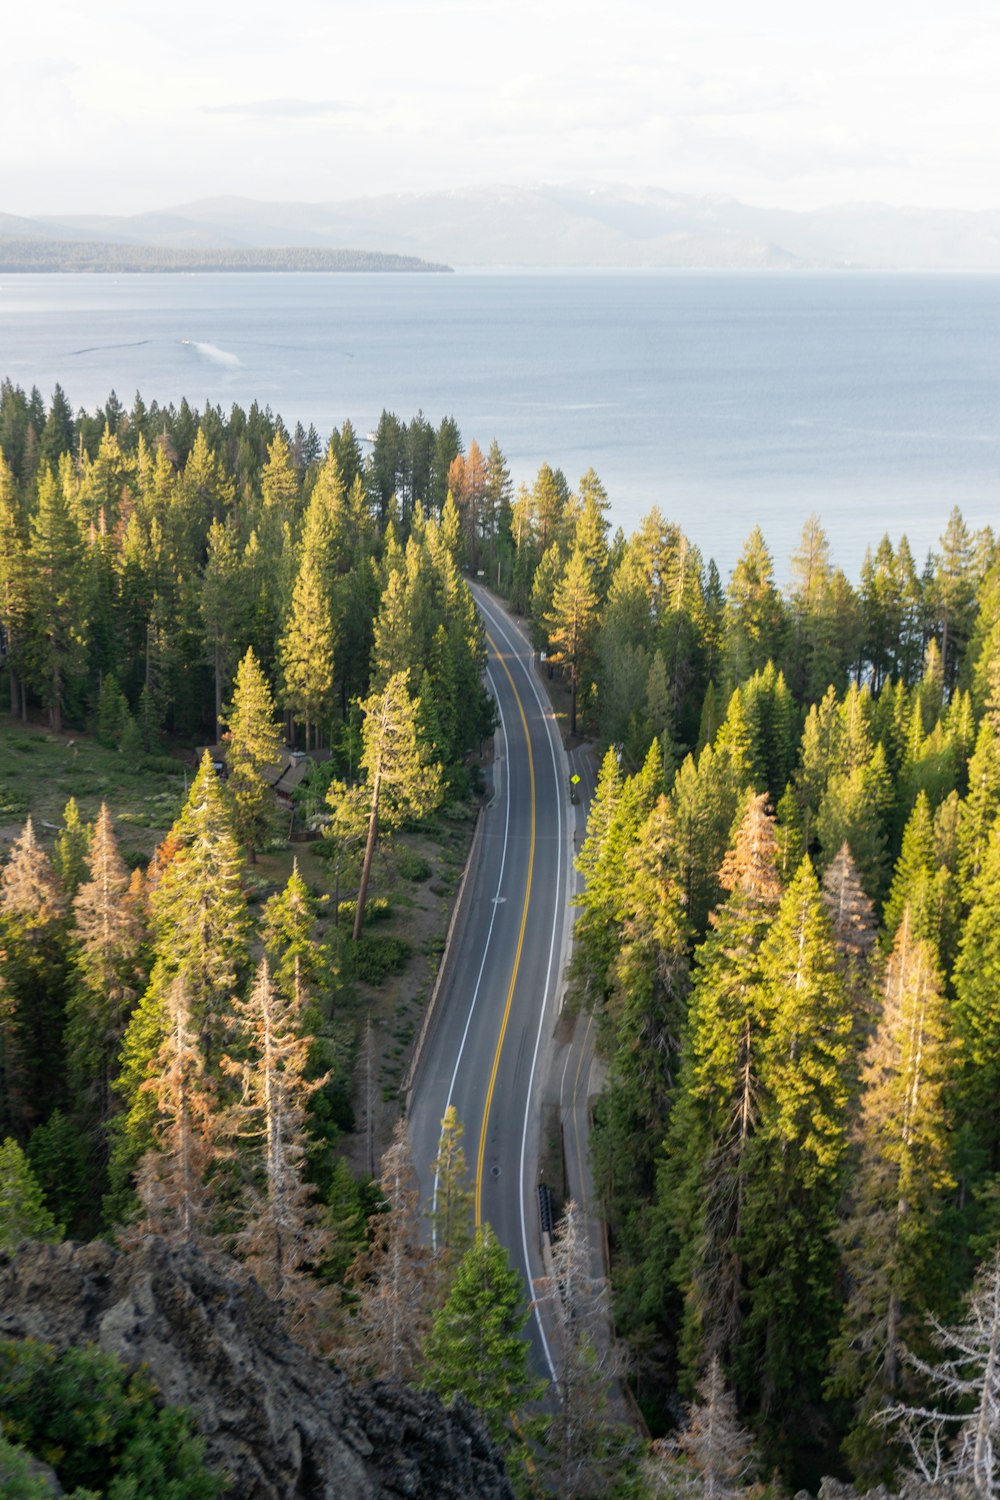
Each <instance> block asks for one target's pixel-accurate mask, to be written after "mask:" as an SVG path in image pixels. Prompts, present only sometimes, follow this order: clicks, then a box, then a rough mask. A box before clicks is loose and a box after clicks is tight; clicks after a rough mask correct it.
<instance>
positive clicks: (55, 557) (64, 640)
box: [28, 470, 87, 734]
mask: <svg viewBox="0 0 1000 1500" xmlns="http://www.w3.org/2000/svg"><path fill="white" fill-rule="evenodd" d="M63 477H65V476H63ZM28 560H29V567H30V611H31V618H30V626H29V640H28V651H29V659H30V661H31V676H32V681H33V683H34V685H35V686H36V688H37V690H38V692H39V694H40V696H41V699H42V702H43V704H44V705H45V707H46V708H47V709H48V713H49V724H50V725H51V727H52V729H53V730H54V731H55V732H56V733H57V734H59V733H61V731H62V725H63V711H64V709H65V706H66V700H67V693H68V692H69V691H70V690H71V688H72V687H73V686H74V685H75V683H76V682H77V681H78V679H79V676H80V672H81V668H82V666H83V661H84V653H85V647H86V632H87V618H86V613H85V610H84V608H83V595H84V555H83V541H82V538H81V536H80V530H79V527H78V525H77V522H76V519H75V517H74V516H73V513H72V511H71V509H70V505H69V503H68V500H67V498H66V493H65V489H64V485H63V483H61V482H60V481H59V480H57V479H56V478H55V477H54V476H53V474H52V473H51V471H49V470H46V471H45V473H43V474H42V476H41V478H40V479H39V482H38V504H37V507H36V509H35V512H34V514H33V516H32V518H31V537H30V541H29V544H28Z"/></svg>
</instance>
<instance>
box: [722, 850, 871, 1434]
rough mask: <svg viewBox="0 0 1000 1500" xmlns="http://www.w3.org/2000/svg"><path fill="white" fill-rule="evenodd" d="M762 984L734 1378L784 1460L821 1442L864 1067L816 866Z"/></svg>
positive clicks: (799, 884)
mask: <svg viewBox="0 0 1000 1500" xmlns="http://www.w3.org/2000/svg"><path fill="white" fill-rule="evenodd" d="M759 973H760V984H759V989H758V994H757V996H756V1009H757V1014H758V1017H759V1021H758V1026H759V1032H758V1037H757V1041H756V1068H755V1071H756V1093H755V1098H754V1108H755V1114H756V1119H755V1122H754V1126H753V1131H752V1137H751V1140H750V1141H749V1143H748V1149H747V1152H746V1171H745V1194H744V1202H743V1206H742V1212H741V1236H740V1241H739V1251H740V1255H741V1259H742V1263H743V1273H744V1277H745V1286H746V1292H745V1304H744V1306H745V1316H744V1322H743V1328H742V1331H741V1335H740V1338H739V1341H738V1343H737V1345H736V1347H735V1348H734V1351H733V1366H732V1368H733V1376H734V1383H735V1385H736V1387H737V1390H738V1391H739V1392H740V1393H741V1395H742V1397H743V1402H744V1406H745V1408H746V1409H748V1410H754V1411H755V1412H756V1413H758V1424H759V1426H758V1430H759V1433H760V1435H761V1437H762V1438H766V1439H767V1440H768V1442H769V1445H770V1446H771V1452H772V1454H774V1453H776V1452H777V1451H779V1450H780V1449H781V1448H782V1447H783V1446H784V1445H786V1444H787V1445H789V1446H795V1445H796V1444H797V1443H799V1442H802V1441H806V1440H809V1439H810V1438H811V1437H812V1434H813V1432H814V1431H815V1415H816V1410H817V1408H818V1405H819V1401H820V1396H821V1390H822V1381H823V1376H824V1373H825V1367H826V1357H827V1350H828V1347H829V1341H830V1339H831V1337H832V1335H833V1332H834V1286H835V1275H836V1257H835V1253H834V1248H833V1231H834V1227H835V1222H836V1209H837V1203H838V1200H839V1197H840V1192H841V1186H842V1168H843V1157H844V1152H845V1149H846V1145H847V1104H848V1097H849V1078H850V1072H851V1066H852V1061H853V1059H852V1055H851V1032H852V1018H851V1015H850V1013H849V1010H848V1007H847V1003H846V1000H845V997H844V993H843V987H842V984H841V980H840V975H839V974H838V972H837V964H836V954H835V951H834V946H833V939H832V934H831V931H830V925H829V922H828V920H827V917H826V913H825V911H824V908H823V901H822V897H821V895H820V889H819V884H818V882H817V880H816V876H815V874H814V872H813V868H812V864H811V862H810V861H809V859H808V857H807V858H805V859H804V860H803V862H802V865H801V867H800V869H799V871H798V873H797V875H796V876H795V878H794V880H793V881H792V883H791V885H790V886H789V887H788V890H787V891H786V893H785V895H784V896H783V898H782V901H781V905H780V907H779V909H778V912H777V915H776V917H775V919H774V924H773V926H772V927H771V929H770V931H769V932H768V934H767V936H766V937H765V939H764V941H763V942H762V943H761V947H760V953H759ZM792 1308H794V1309H795V1310H796V1311H795V1315H794V1317H791V1316H790V1315H789V1312H790V1309H792Z"/></svg>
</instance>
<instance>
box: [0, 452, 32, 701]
mask: <svg viewBox="0 0 1000 1500" xmlns="http://www.w3.org/2000/svg"><path fill="white" fill-rule="evenodd" d="M30 598H31V577H30V569H29V563H28V524H27V519H26V517H25V514H24V507H23V506H22V504H21V501H20V498H19V496H18V493H17V487H16V485H15V482H14V475H13V474H12V472H11V469H10V466H9V464H8V463H7V461H6V459H5V458H4V455H3V452H2V450H0V629H2V630H3V638H4V645H5V648H6V655H5V665H6V668H7V681H8V685H9V688H10V712H11V717H12V718H19V717H22V718H26V717H27V712H28V705H27V701H26V699H25V697H24V683H23V672H24V652H25V636H26V631H27V625H28V618H29V612H30Z"/></svg>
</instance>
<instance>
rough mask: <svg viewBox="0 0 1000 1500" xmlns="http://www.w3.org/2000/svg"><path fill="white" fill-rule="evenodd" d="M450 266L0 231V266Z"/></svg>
mask: <svg viewBox="0 0 1000 1500" xmlns="http://www.w3.org/2000/svg"><path fill="white" fill-rule="evenodd" d="M451 270H452V267H451V266H447V265H443V264H442V263H440V262H438V261H429V260H421V259H420V258H419V256H416V255H385V254H382V253H381V252H380V251H377V250H326V249H318V248H314V247H304V248H299V247H296V246H294V245H290V246H288V247H287V248H283V249H277V248H276V249H267V248H258V247H249V246H239V247H232V248H229V249H212V248H200V249H197V250H187V249H180V248H172V247H166V246H162V245H128V244H121V245H116V244H110V243H107V242H105V241H102V240H58V239H45V240H43V239H35V240H25V239H11V238H7V237H5V236H2V235H0V271H7V272H31V271H59V272H66V271H95V272H98V271H105V272H108V271H115V272H121V273H126V272H139V271H144V272H152V271H188V272H191V271H338V272H341V271H342V272H351V271H377V272H378V271H396V272H398V271H410V272H413V271H419V272H428V273H430V272H435V273H436V272H449V271H451Z"/></svg>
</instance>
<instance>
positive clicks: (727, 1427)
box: [643, 1355, 755, 1500]
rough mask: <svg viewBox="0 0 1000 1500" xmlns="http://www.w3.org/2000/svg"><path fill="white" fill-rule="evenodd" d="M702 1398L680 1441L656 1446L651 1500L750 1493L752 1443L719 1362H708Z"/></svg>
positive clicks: (649, 1473) (719, 1498) (649, 1474)
mask: <svg viewBox="0 0 1000 1500" xmlns="http://www.w3.org/2000/svg"><path fill="white" fill-rule="evenodd" d="M697 1396H698V1399H697V1401H694V1402H692V1404H691V1406H690V1407H689V1408H688V1414H687V1422H686V1424H685V1425H684V1426H683V1427H682V1428H681V1430H680V1432H679V1433H678V1435H677V1437H676V1438H673V1439H662V1438H661V1439H659V1440H657V1441H656V1442H654V1443H653V1451H652V1455H651V1457H650V1459H648V1460H647V1461H646V1463H645V1464H644V1465H643V1478H644V1480H645V1482H646V1484H647V1486H648V1492H649V1497H650V1500H668V1497H669V1500H681V1497H690V1500H736V1497H737V1496H739V1495H742V1494H744V1493H745V1492H746V1489H747V1484H748V1480H749V1479H750V1477H751V1476H752V1474H753V1470H754V1467H755V1464H754V1454H753V1438H752V1436H751V1434H750V1433H749V1432H748V1431H747V1430H746V1428H745V1427H741V1426H740V1424H739V1420H738V1417H737V1413H736V1400H735V1397H734V1396H733V1394H732V1392H731V1391H730V1390H728V1389H727V1387H726V1382H725V1377H724V1375H723V1373H722V1365H721V1363H720V1362H719V1359H718V1357H717V1356H714V1355H713V1357H712V1358H711V1359H710V1360H709V1362H708V1369H707V1371H706V1372H705V1374H704V1375H703V1376H702V1378H701V1380H699V1382H698V1387H697Z"/></svg>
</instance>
